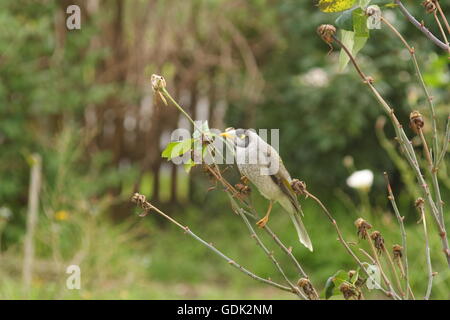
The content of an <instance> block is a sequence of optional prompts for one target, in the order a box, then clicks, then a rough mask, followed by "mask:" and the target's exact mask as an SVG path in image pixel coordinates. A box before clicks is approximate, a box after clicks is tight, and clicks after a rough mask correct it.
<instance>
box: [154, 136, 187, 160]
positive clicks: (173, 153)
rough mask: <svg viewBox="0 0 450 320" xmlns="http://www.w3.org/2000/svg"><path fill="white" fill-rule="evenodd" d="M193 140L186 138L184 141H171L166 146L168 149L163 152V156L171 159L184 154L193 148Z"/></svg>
mask: <svg viewBox="0 0 450 320" xmlns="http://www.w3.org/2000/svg"><path fill="white" fill-rule="evenodd" d="M192 141H193V140H192V139H186V140H183V141H174V142H170V143H169V144H168V145H167V146H166V149H164V151H163V152H162V154H161V157H163V158H167V160H170V159H172V158H176V157H178V156H181V155H182V154H185V153H186V152H188V151H190V150H191V148H192Z"/></svg>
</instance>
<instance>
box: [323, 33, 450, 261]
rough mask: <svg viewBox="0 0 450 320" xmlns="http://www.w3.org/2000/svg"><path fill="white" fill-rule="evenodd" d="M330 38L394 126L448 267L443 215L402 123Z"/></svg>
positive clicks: (448, 258)
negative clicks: (432, 220) (431, 216)
mask: <svg viewBox="0 0 450 320" xmlns="http://www.w3.org/2000/svg"><path fill="white" fill-rule="evenodd" d="M331 38H332V40H334V41H335V42H336V43H337V44H338V45H339V46H340V47H341V48H342V49H343V50H344V51H345V53H346V54H347V55H348V56H349V59H350V61H351V62H352V64H353V66H354V67H355V69H356V70H357V72H358V74H359V75H360V77H361V78H362V80H363V82H364V83H365V84H366V85H367V86H368V87H369V88H370V90H371V91H372V93H373V94H374V95H375V97H376V99H377V101H378V102H379V103H380V105H381V107H382V108H383V109H384V111H385V112H386V113H387V114H388V116H389V118H390V119H391V122H392V124H393V126H394V130H395V133H396V136H397V138H398V140H399V142H400V144H401V146H402V148H403V151H404V154H405V157H406V159H407V160H408V162H409V164H410V166H411V168H412V169H413V170H414V173H415V175H416V178H417V180H418V182H419V185H420V186H421V187H422V189H423V194H424V197H425V199H426V201H427V203H428V205H429V206H430V207H431V213H432V215H433V217H434V218H435V222H436V225H437V226H438V228H439V234H440V237H441V243H442V247H443V252H444V254H445V256H446V259H447V264H448V266H449V268H450V249H449V245H448V240H447V233H446V231H445V226H444V224H443V215H441V214H440V210H439V209H438V207H437V206H436V204H435V203H434V200H433V197H432V196H431V192H430V188H429V187H428V184H427V182H426V181H425V179H424V177H423V175H422V172H421V170H420V167H419V163H418V160H417V157H416V154H415V151H414V148H413V147H412V144H411V142H410V141H409V139H408V136H407V135H406V133H405V131H404V130H403V127H402V125H401V124H400V122H399V121H398V119H397V117H396V116H395V114H394V110H393V109H392V108H391V107H390V106H389V104H388V103H387V102H386V101H385V100H384V99H383V97H382V96H381V94H380V93H379V92H378V90H377V89H376V88H375V87H374V86H373V84H372V83H373V79H372V78H371V77H367V76H366V75H365V74H364V73H363V72H362V71H361V68H360V67H359V65H358V63H357V62H356V60H355V58H354V57H353V55H352V53H351V52H350V51H349V50H348V48H347V47H346V46H345V45H344V44H343V43H342V42H341V41H340V40H339V39H338V38H336V36H334V35H331Z"/></svg>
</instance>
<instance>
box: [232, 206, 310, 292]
mask: <svg viewBox="0 0 450 320" xmlns="http://www.w3.org/2000/svg"><path fill="white" fill-rule="evenodd" d="M236 213H237V214H238V215H239V216H240V217H241V218H242V220H244V223H245V225H246V226H247V228H248V230H249V232H250V236H251V237H252V238H253V239H255V241H256V244H257V245H258V246H259V247H261V249H262V250H263V251H264V253H265V254H266V255H267V257H268V258H269V259H270V260H271V261H272V262H273V264H274V265H275V267H276V268H277V269H278V271H279V272H280V273H281V275H282V276H283V278H284V280H285V281H286V282H287V284H288V285H289V286H290V287H291V289H292V291H293V292H295V293H296V294H297V295H298V296H299V297H300V298H303V299H307V297H306V296H305V295H304V294H303V293H302V292H301V291H300V290H299V289H298V288H297V287H296V286H295V285H294V284H293V283H292V282H291V281H290V280H289V278H288V277H287V276H286V274H285V273H284V271H283V268H281V266H280V264H279V262H278V261H277V260H276V258H275V256H274V255H273V252H270V251H269V249H267V247H266V246H265V245H264V243H263V242H262V241H261V239H260V238H259V237H258V235H257V234H256V232H255V230H254V228H253V226H252V225H251V223H250V222H249V221H248V219H247V217H246V216H245V214H244V213H243V212H242V210H239V209H238V210H237V212H236Z"/></svg>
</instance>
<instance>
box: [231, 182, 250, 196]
mask: <svg viewBox="0 0 450 320" xmlns="http://www.w3.org/2000/svg"><path fill="white" fill-rule="evenodd" d="M234 187H235V188H236V190H237V191H238V192H239V193H240V194H242V195H243V196H247V195H249V194H250V192H251V191H252V189H251V188H250V187H249V186H246V185H245V184H242V183H237V184H235V185H234Z"/></svg>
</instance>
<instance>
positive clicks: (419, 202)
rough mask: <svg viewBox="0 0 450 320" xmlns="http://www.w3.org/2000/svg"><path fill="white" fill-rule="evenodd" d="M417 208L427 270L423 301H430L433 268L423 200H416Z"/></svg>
mask: <svg viewBox="0 0 450 320" xmlns="http://www.w3.org/2000/svg"><path fill="white" fill-rule="evenodd" d="M416 204H417V208H418V209H419V212H420V217H421V220H422V223H423V234H424V236H425V253H426V257H427V258H426V260H427V269H428V285H427V291H426V293H425V297H424V299H425V300H429V299H430V295H431V289H432V288H433V267H432V266H431V256H430V244H429V240H428V230H427V222H426V217H425V209H424V205H423V199H420V198H419V199H418V200H417V202H416Z"/></svg>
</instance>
